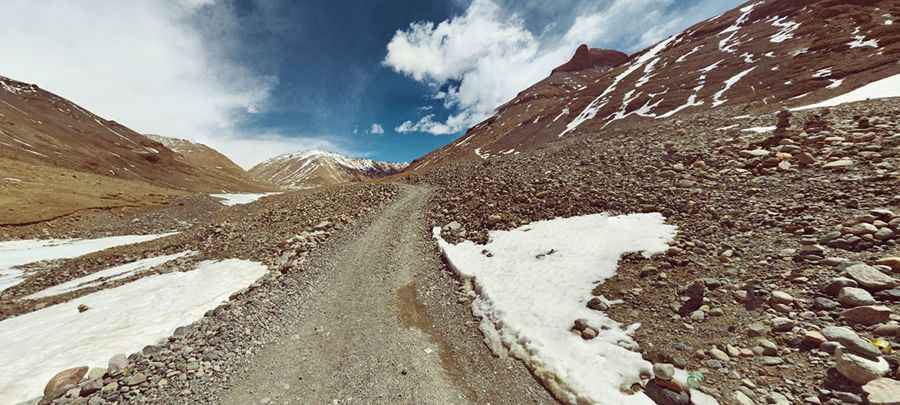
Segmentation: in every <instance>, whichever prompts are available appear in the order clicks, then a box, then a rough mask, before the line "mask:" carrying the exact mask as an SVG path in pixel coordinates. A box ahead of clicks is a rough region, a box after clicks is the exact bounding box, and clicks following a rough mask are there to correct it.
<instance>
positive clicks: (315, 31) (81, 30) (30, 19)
mask: <svg viewBox="0 0 900 405" xmlns="http://www.w3.org/2000/svg"><path fill="white" fill-rule="evenodd" d="M84 3H88V6H87V7H86V6H84V4H83V3H78V4H76V2H70V1H66V0H46V1H41V2H34V1H31V0H8V4H5V6H4V7H5V8H6V10H8V11H9V12H10V13H11V14H12V15H17V16H19V18H16V19H12V20H9V21H7V22H6V23H5V24H4V25H3V26H0V47H2V48H3V49H4V50H5V53H6V57H5V58H4V61H2V62H0V75H5V76H9V77H12V78H15V79H19V80H23V81H28V82H32V83H37V84H38V85H41V86H42V87H44V88H47V89H49V90H51V91H54V92H56V93H58V94H60V95H63V96H64V97H67V98H70V99H72V100H73V101H75V102H77V103H79V104H81V105H83V106H85V107H87V108H89V109H91V110H92V111H94V112H95V113H97V114H99V115H101V116H104V117H106V118H109V119H114V120H117V121H119V122H122V123H123V124H125V125H128V126H129V127H131V128H133V129H135V130H137V131H140V132H144V133H158V134H162V135H168V136H174V137H181V138H187V139H192V140H196V141H198V142H203V143H206V144H209V145H210V146H213V147H215V148H217V149H219V150H221V151H222V152H224V153H225V154H226V155H228V156H229V157H231V158H232V159H234V160H235V161H236V162H238V163H239V164H241V165H242V166H245V167H249V166H252V165H253V164H255V163H258V162H259V161H262V160H264V159H266V158H270V157H273V156H275V155H277V154H280V153H288V152H293V151H296V150H301V149H308V148H320V149H330V150H334V151H338V152H342V153H346V154H350V155H355V156H365V157H371V158H375V159H381V160H393V161H409V160H412V159H415V158H417V157H419V156H421V155H423V154H425V153H427V152H429V151H431V150H433V149H435V148H437V147H440V146H442V145H445V144H447V143H449V142H451V141H452V140H454V139H455V138H456V137H457V136H459V135H460V134H461V133H463V132H464V131H465V129H467V128H468V127H469V126H471V125H473V124H474V123H477V122H479V121H480V120H482V119H484V118H486V117H488V116H490V115H491V113H492V111H493V109H494V108H495V107H496V106H498V105H499V104H502V103H503V102H505V101H507V100H509V99H510V98H512V97H513V96H514V95H515V94H516V93H517V92H518V91H520V90H522V89H524V88H525V87H527V86H529V85H530V84H532V83H534V82H536V81H538V80H540V79H542V78H544V77H546V75H547V74H548V73H549V71H550V70H551V69H552V68H553V67H555V66H557V65H559V64H561V63H563V62H565V61H566V60H567V59H568V58H569V57H570V56H571V54H572V52H574V49H575V47H577V45H578V44H580V43H583V42H586V43H589V44H590V45H591V46H592V47H604V48H614V49H619V50H623V51H626V52H629V53H631V52H635V51H639V50H641V49H643V48H644V47H646V46H648V45H652V44H653V43H655V42H657V41H659V40H661V39H664V38H665V37H667V36H668V35H671V34H673V33H676V32H679V31H681V30H683V29H684V28H686V27H688V26H690V25H692V24H694V23H696V22H699V21H701V20H703V19H706V18H709V17H712V16H714V15H717V14H719V13H721V12H723V11H726V10H728V9H731V8H733V7H735V6H736V5H738V4H739V3H740V1H737V0H556V1H543V0H517V1H513V0H440V1H439V0H409V1H350V0H330V1H323V0H304V1H293V0H158V1H157V0H135V1H128V2H120V1H113V0H108V1H107V0H84ZM382 132H383V133H382Z"/></svg>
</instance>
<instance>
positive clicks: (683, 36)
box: [408, 0, 900, 171]
mask: <svg viewBox="0 0 900 405" xmlns="http://www.w3.org/2000/svg"><path fill="white" fill-rule="evenodd" d="M897 15H900V3H898V2H896V1H889V0H854V1H850V2H848V1H837V0H812V1H778V0H767V1H752V2H748V3H746V4H744V5H742V6H740V7H738V8H735V9H734V10H731V11H729V12H726V13H724V14H722V15H720V16H717V17H714V18H711V19H709V20H706V21H703V22H700V23H698V24H696V25H694V26H692V27H690V28H688V29H687V30H685V31H684V32H681V33H679V34H677V35H675V36H672V37H671V38H668V39H666V40H664V41H662V42H660V43H658V44H656V45H654V46H652V47H650V48H648V49H646V50H644V51H641V52H638V53H636V54H634V55H631V56H630V57H629V58H628V60H627V61H625V63H623V64H620V65H618V66H616V67H615V68H612V69H606V70H604V69H580V68H581V67H582V66H586V65H587V64H588V62H587V58H586V56H585V52H584V50H585V48H587V47H586V46H585V47H582V48H579V51H578V52H577V55H576V57H575V58H573V61H570V62H569V63H567V64H566V65H563V67H562V69H556V70H555V71H554V72H553V73H552V74H551V75H550V77H548V78H547V79H544V80H542V81H541V82H539V83H537V84H535V85H533V86H532V87H530V88H528V89H526V90H524V91H522V92H521V93H519V94H518V95H517V96H516V97H515V98H514V99H513V100H511V101H510V102H508V103H506V104H504V105H502V106H500V107H499V108H498V109H497V112H496V115H494V116H493V117H490V118H488V119H487V120H485V121H483V122H481V123H479V124H478V125H476V126H474V127H472V128H470V129H469V131H468V132H467V133H466V135H465V136H463V137H462V138H460V139H459V140H457V141H456V142H454V143H452V144H450V145H447V146H445V147H443V148H441V149H439V150H437V151H434V152H432V153H430V154H428V155H426V156H424V157H422V158H420V159H417V160H416V161H414V162H412V163H411V165H410V168H409V169H408V170H409V171H416V170H428V169H427V167H429V166H432V167H433V166H435V165H438V164H441V163H442V162H446V161H455V160H466V159H489V158H491V157H495V156H501V155H507V154H514V153H516V152H518V151H523V150H530V149H533V148H536V147H539V146H540V145H542V144H545V143H547V142H553V141H555V140H558V139H561V138H566V137H573V136H580V135H583V134H588V133H596V132H598V131H601V130H602V129H604V128H607V127H614V126H622V125H627V126H635V125H642V124H647V123H655V122H659V121H660V120H665V119H669V118H673V117H679V116H683V115H685V114H692V113H696V112H699V111H707V110H709V109H712V108H717V107H721V106H742V107H743V108H744V109H745V110H746V111H748V112H766V111H772V110H775V109H780V108H783V107H796V106H802V105H808V104H812V103H815V102H818V101H821V100H825V99H829V98H832V97H835V96H838V95H841V94H844V93H847V92H849V91H851V90H854V89H856V88H859V87H860V86H863V85H865V84H868V83H871V82H873V81H876V80H879V79H883V78H886V77H890V76H893V75H896V74H898V73H900V64H898V63H897V60H898V58H900V30H898V29H897V28H895V27H896V25H894V24H893V21H892V19H893V17H892V16H897ZM570 70H571V71H570Z"/></svg>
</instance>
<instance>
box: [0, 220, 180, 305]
mask: <svg viewBox="0 0 900 405" xmlns="http://www.w3.org/2000/svg"><path fill="white" fill-rule="evenodd" d="M176 233H177V232H173V233H164V234H157V235H127V236H111V237H107V238H98V239H27V240H13V241H6V242H0V292H2V291H3V290H6V289H7V288H10V287H12V286H14V285H16V284H19V283H21V282H22V281H23V280H24V279H23V278H22V270H19V269H17V267H19V266H22V265H26V264H29V263H35V262H40V261H44V260H56V259H69V258H73V257H78V256H84V255H86V254H88V253H93V252H99V251H101V250H106V249H109V248H112V247H116V246H122V245H131V244H135V243H141V242H146V241H150V240H154V239H159V238H164V237H166V236H171V235H175V234H176Z"/></svg>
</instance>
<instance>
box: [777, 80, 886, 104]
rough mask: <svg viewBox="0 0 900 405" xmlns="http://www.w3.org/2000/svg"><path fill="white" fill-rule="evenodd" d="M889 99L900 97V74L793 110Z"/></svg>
mask: <svg viewBox="0 0 900 405" xmlns="http://www.w3.org/2000/svg"><path fill="white" fill-rule="evenodd" d="M887 97H900V74H898V75H894V76H890V77H887V78H884V79H881V80H878V81H874V82H872V83H869V84H867V85H865V86H862V87H860V88H858V89H856V90H853V91H851V92H849V93H846V94H843V95H840V96H837V97H835V98H832V99H829V100H825V101H822V102H821V103H816V104H813V105H808V106H804V107H798V108H793V109H792V110H793V111H800V110H809V109H812V108H821V107H834V106H836V105H840V104H844V103H852V102H855V101H864V100H872V99H879V98H887Z"/></svg>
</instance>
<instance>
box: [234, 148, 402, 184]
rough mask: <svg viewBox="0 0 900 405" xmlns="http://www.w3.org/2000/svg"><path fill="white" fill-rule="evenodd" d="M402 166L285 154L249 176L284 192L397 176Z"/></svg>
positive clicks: (313, 154)
mask: <svg viewBox="0 0 900 405" xmlns="http://www.w3.org/2000/svg"><path fill="white" fill-rule="evenodd" d="M406 166H407V164H406V163H391V162H380V161H375V160H371V159H355V158H350V157H347V156H344V155H341V154H338V153H333V152H326V151H321V150H310V151H303V152H295V153H288V154H284V155H281V156H277V157H274V158H272V159H269V160H267V161H265V162H262V163H260V164H258V165H256V166H254V167H253V168H252V169H250V175H252V176H254V177H255V178H256V179H258V180H260V181H263V182H269V183H272V184H275V185H278V186H280V187H283V188H287V189H307V188H315V187H321V186H328V185H333V184H339V183H346V182H350V181H362V180H368V179H376V178H380V177H385V176H389V175H391V174H395V173H399V172H401V171H402V170H403V169H405V168H406Z"/></svg>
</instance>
